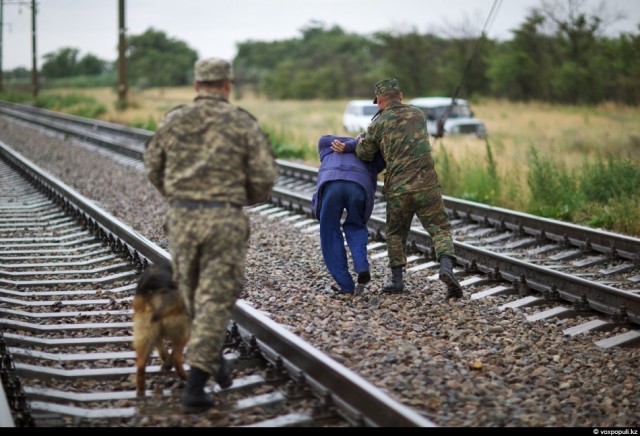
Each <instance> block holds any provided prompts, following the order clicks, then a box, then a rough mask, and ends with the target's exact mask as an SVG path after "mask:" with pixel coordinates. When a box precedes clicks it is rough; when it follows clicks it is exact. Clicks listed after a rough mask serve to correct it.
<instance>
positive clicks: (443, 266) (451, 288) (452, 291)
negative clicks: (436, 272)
mask: <svg viewBox="0 0 640 436" xmlns="http://www.w3.org/2000/svg"><path fill="white" fill-rule="evenodd" d="M454 264H455V260H454V259H453V258H452V257H451V256H440V280H442V281H443V282H444V283H445V284H446V285H447V298H460V297H462V287H461V286H460V283H458V280H456V276H455V275H454V274H453V265H454Z"/></svg>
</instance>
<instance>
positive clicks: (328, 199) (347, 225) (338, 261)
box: [320, 180, 369, 293]
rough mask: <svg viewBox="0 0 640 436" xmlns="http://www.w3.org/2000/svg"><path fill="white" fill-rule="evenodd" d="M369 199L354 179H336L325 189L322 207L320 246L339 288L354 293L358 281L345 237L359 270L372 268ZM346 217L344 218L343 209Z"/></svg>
mask: <svg viewBox="0 0 640 436" xmlns="http://www.w3.org/2000/svg"><path fill="white" fill-rule="evenodd" d="M366 202H367V197H366V193H365V191H364V188H363V187H362V186H360V185H359V184H357V183H355V182H350V181H346V180H334V181H331V182H328V183H327V184H326V185H325V186H324V187H323V191H322V203H321V207H320V247H321V249H322V257H323V258H324V262H325V264H326V266H327V269H328V270H329V272H330V273H331V275H332V276H333V278H334V280H335V281H336V283H338V285H339V286H340V290H341V291H342V292H346V293H353V292H354V289H355V283H354V281H353V277H351V274H350V273H349V264H348V260H347V252H346V249H345V246H344V237H343V236H342V233H343V231H344V236H345V237H346V239H347V245H348V246H349V251H351V258H352V260H353V267H354V269H355V272H356V273H360V272H362V271H368V270H369V260H368V259H367V243H368V242H369V232H368V230H367V220H366V219H365V216H364V214H365V205H366ZM345 210H346V211H347V216H346V218H345V220H344V223H341V221H342V215H343V213H344V211H345Z"/></svg>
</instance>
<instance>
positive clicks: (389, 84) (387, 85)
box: [373, 78, 400, 103]
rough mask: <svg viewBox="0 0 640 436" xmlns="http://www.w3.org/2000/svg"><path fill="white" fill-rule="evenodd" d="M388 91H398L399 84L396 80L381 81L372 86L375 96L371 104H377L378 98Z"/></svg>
mask: <svg viewBox="0 0 640 436" xmlns="http://www.w3.org/2000/svg"><path fill="white" fill-rule="evenodd" d="M388 91H400V84H399V83H398V81H397V80H396V79H392V78H389V79H383V80H381V81H379V82H378V83H376V84H375V85H373V93H374V94H375V95H376V98H374V99H373V102H374V103H378V96H379V95H380V94H384V93H385V92H388Z"/></svg>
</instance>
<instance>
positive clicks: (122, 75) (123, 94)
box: [118, 0, 127, 109]
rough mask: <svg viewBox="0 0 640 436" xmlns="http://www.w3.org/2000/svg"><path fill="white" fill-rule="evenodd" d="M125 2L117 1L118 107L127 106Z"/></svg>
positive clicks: (122, 0) (123, 0)
mask: <svg viewBox="0 0 640 436" xmlns="http://www.w3.org/2000/svg"><path fill="white" fill-rule="evenodd" d="M124 3H125V0H118V34H119V37H118V103H119V105H118V107H120V108H122V109H124V108H125V107H126V106H127V40H126V28H125V22H124V21H125V20H124V8H125V4H124Z"/></svg>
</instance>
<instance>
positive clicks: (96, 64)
mask: <svg viewBox="0 0 640 436" xmlns="http://www.w3.org/2000/svg"><path fill="white" fill-rule="evenodd" d="M110 65H111V64H110V63H109V62H106V61H103V60H102V59H99V58H98V57H97V56H94V55H92V54H87V55H85V56H83V57H82V59H80V61H79V62H78V65H77V67H76V71H77V73H78V74H79V75H86V76H97V75H98V74H102V73H104V72H106V71H107V70H109V69H110Z"/></svg>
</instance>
